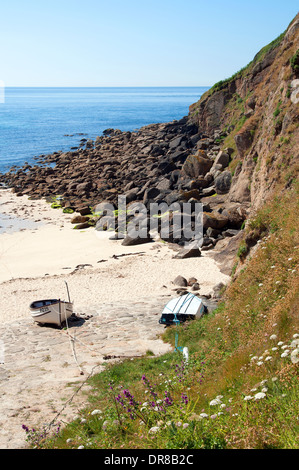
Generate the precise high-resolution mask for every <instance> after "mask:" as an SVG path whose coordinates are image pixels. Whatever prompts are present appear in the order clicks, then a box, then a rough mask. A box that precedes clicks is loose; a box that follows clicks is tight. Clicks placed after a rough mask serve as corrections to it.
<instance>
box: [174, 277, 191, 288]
mask: <svg viewBox="0 0 299 470" xmlns="http://www.w3.org/2000/svg"><path fill="white" fill-rule="evenodd" d="M173 283H174V284H175V285H177V286H180V287H187V286H188V281H187V279H185V278H184V277H183V276H177V277H176V278H175V280H174V281H173Z"/></svg>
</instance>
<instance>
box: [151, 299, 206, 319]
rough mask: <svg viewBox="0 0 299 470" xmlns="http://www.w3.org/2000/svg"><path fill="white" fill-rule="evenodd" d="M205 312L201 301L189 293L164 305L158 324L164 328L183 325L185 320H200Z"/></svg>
mask: <svg viewBox="0 0 299 470" xmlns="http://www.w3.org/2000/svg"><path fill="white" fill-rule="evenodd" d="M206 311H207V308H206V307H205V305H204V304H203V301H202V300H201V299H200V298H199V297H197V296H196V295H194V294H191V293H189V294H185V295H181V296H180V297H176V298H175V299H172V300H170V301H169V302H168V303H167V304H166V305H165V307H164V309H163V311H162V316H161V318H160V320H159V323H160V324H161V325H166V326H168V325H174V324H177V323H184V322H185V321H187V320H194V319H195V318H200V317H201V316H202V315H203V314H204V313H205V312H206Z"/></svg>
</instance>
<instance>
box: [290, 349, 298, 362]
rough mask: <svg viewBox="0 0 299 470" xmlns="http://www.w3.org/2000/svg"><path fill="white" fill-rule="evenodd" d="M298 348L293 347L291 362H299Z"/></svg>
mask: <svg viewBox="0 0 299 470" xmlns="http://www.w3.org/2000/svg"><path fill="white" fill-rule="evenodd" d="M298 355H299V349H294V351H292V352H291V361H292V363H293V364H297V362H299V357H298Z"/></svg>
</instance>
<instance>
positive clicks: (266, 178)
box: [188, 14, 299, 210]
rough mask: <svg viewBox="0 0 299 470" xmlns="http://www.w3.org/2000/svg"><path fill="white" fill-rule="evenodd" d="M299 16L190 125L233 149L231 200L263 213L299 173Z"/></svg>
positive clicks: (213, 94)
mask: <svg viewBox="0 0 299 470" xmlns="http://www.w3.org/2000/svg"><path fill="white" fill-rule="evenodd" d="M298 47H299V14H298V15H297V16H296V17H295V18H294V20H293V21H292V22H291V24H290V25H289V27H288V28H287V30H286V31H285V32H284V33H283V34H281V36H279V38H277V39H276V40H274V41H273V42H272V43H270V44H269V45H268V46H265V47H264V48H263V49H262V50H261V51H260V52H259V53H258V54H257V55H256V56H255V58H254V59H253V61H252V62H251V63H250V64H248V66H247V67H245V68H244V69H242V70H241V71H240V72H238V73H236V74H235V75H234V76H233V77H231V78H230V79H227V80H224V81H221V82H219V83H217V84H215V85H214V86H213V87H212V88H211V89H210V90H209V91H208V92H207V93H205V95H203V96H202V98H201V99H200V100H199V101H198V102H197V103H195V104H193V105H191V106H190V110H189V116H188V119H189V122H191V123H195V124H196V125H197V126H198V128H199V130H200V131H202V132H204V133H206V134H208V135H209V136H211V137H215V136H218V140H219V142H220V143H221V146H222V148H223V149H224V148H227V147H229V148H230V149H231V161H230V164H229V167H228V170H229V171H230V172H231V174H232V184H231V187H230V191H229V193H228V194H227V202H239V203H247V204H248V203H249V204H250V206H251V210H255V209H258V208H259V207H260V206H261V205H262V204H263V203H264V201H265V200H267V199H268V198H269V197H270V196H271V194H273V191H275V190H277V188H278V184H279V185H280V187H282V188H283V187H284V188H287V187H289V186H290V185H291V183H292V181H294V179H295V178H296V175H297V172H298V155H299V133H298V116H299V113H298V110H299V109H298V108H299V74H298V69H299V51H298Z"/></svg>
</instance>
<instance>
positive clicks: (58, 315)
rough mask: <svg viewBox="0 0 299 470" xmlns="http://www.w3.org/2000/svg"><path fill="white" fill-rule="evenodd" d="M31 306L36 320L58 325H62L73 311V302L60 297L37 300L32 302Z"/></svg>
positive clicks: (32, 314)
mask: <svg viewBox="0 0 299 470" xmlns="http://www.w3.org/2000/svg"><path fill="white" fill-rule="evenodd" d="M29 308H30V312H31V316H32V318H33V320H34V321H35V322H37V323H43V324H45V323H50V324H54V325H57V326H61V325H62V323H63V322H65V321H67V319H68V318H69V317H70V316H71V315H72V313H73V304H72V302H64V301H63V300H60V299H59V300H57V299H47V300H36V301H35V302H32V303H31V304H30V307H29Z"/></svg>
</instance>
